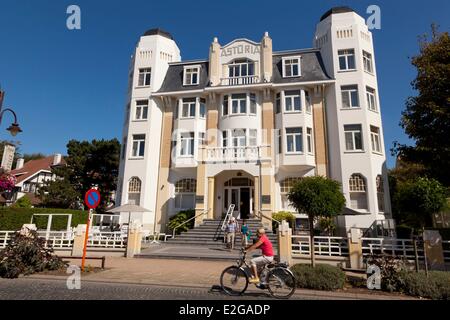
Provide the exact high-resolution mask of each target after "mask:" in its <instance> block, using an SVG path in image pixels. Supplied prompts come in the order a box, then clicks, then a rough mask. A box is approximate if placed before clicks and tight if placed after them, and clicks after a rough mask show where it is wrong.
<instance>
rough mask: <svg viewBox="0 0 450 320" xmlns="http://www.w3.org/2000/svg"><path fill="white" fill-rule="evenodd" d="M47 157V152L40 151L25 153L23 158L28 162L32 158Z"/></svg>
mask: <svg viewBox="0 0 450 320" xmlns="http://www.w3.org/2000/svg"><path fill="white" fill-rule="evenodd" d="M46 157H47V156H46V155H45V154H43V153H40V152H38V153H25V154H24V155H23V157H22V158H23V160H24V162H25V163H27V162H28V161H30V160H39V159H43V158H46Z"/></svg>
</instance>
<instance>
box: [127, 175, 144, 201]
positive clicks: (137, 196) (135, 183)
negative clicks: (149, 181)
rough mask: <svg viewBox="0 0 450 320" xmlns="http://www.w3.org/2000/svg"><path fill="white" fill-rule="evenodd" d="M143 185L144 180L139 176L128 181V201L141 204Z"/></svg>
mask: <svg viewBox="0 0 450 320" xmlns="http://www.w3.org/2000/svg"><path fill="white" fill-rule="evenodd" d="M141 187H142V182H141V179H139V178H138V177H132V178H131V179H130V180H129V181H128V203H129V204H134V205H137V206H138V205H140V202H141Z"/></svg>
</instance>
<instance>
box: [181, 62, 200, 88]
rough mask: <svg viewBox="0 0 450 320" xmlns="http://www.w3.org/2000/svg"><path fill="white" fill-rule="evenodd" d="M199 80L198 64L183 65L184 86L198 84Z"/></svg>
mask: <svg viewBox="0 0 450 320" xmlns="http://www.w3.org/2000/svg"><path fill="white" fill-rule="evenodd" d="M199 80H200V66H185V67H184V79H183V85H184V86H194V85H198V83H199Z"/></svg>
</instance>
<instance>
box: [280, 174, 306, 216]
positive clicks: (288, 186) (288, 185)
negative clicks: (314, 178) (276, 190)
mask: <svg viewBox="0 0 450 320" xmlns="http://www.w3.org/2000/svg"><path fill="white" fill-rule="evenodd" d="M300 180H301V178H296V177H288V178H286V179H284V180H283V181H281V182H280V193H281V206H282V209H283V210H288V211H295V209H294V208H293V207H292V206H291V204H290V202H289V200H288V193H289V192H291V190H292V187H293V186H294V184H296V183H297V182H299V181H300Z"/></svg>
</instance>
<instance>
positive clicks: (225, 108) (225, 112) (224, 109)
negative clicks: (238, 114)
mask: <svg viewBox="0 0 450 320" xmlns="http://www.w3.org/2000/svg"><path fill="white" fill-rule="evenodd" d="M222 114H223V115H224V116H226V115H228V95H225V96H224V97H223V104H222Z"/></svg>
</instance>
